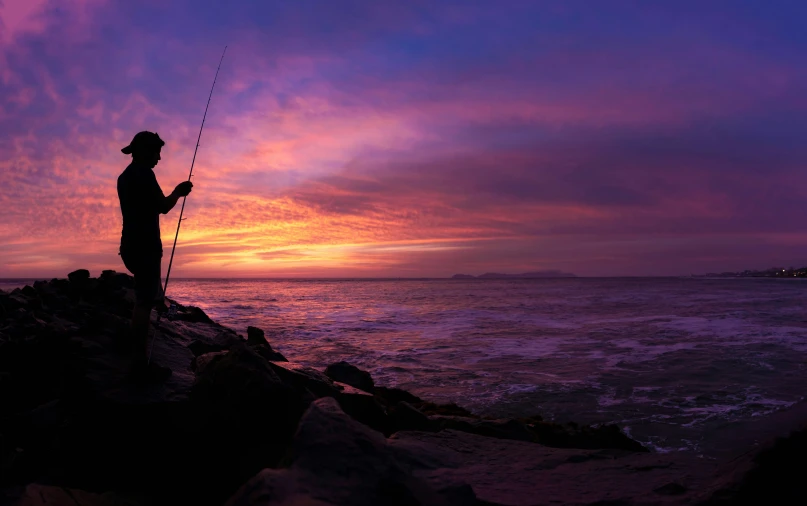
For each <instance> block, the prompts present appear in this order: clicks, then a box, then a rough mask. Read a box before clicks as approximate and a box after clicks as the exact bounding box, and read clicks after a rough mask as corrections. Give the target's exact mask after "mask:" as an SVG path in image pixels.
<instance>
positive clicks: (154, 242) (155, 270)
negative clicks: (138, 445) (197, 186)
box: [118, 132, 193, 381]
mask: <svg viewBox="0 0 807 506" xmlns="http://www.w3.org/2000/svg"><path fill="white" fill-rule="evenodd" d="M164 145H165V142H163V140H162V139H160V136H159V135H157V134H156V133H152V132H140V133H138V134H137V135H135V136H134V138H133V139H132V142H131V143H130V144H129V145H128V146H126V147H125V148H123V149H121V152H123V153H124V154H127V155H128V154H131V155H132V163H130V164H129V166H128V167H126V170H124V171H123V173H122V174H121V175H120V176H118V198H119V199H120V208H121V212H122V213H123V232H122V234H121V241H120V256H121V259H122V260H123V264H124V265H125V266H126V268H127V269H128V270H129V272H131V273H132V274H133V275H134V280H135V298H136V301H135V307H134V311H133V313H132V335H133V337H134V341H135V343H134V344H135V346H136V348H135V364H134V369H133V371H132V372H133V374H134V375H135V377H136V378H138V379H146V380H156V381H164V380H165V379H167V378H168V377H169V376H171V369H169V368H167V367H161V366H159V365H157V364H155V363H154V362H153V361H152V362H151V364H149V363H148V344H147V343H148V329H149V324H150V316H151V308H152V307H153V306H154V305H155V304H156V303H158V302H161V301H162V296H161V293H162V282H161V279H160V275H161V272H160V270H161V269H160V267H161V266H160V264H161V262H162V255H163V246H162V241H161V240H160V214H166V213H168V211H170V210H171V209H173V208H174V206H175V205H176V203H177V200H179V198H180V197H184V196H186V195H188V194H189V193H190V192H191V188H192V187H193V184H192V183H191V182H190V181H184V182H182V183H180V184H178V185H177V186H176V188H175V189H174V191H173V192H172V193H171V195H169V196H168V197H166V196H165V194H163V191H162V189H161V188H160V185H159V183H157V178H156V177H155V176H154V171H153V170H152V169H153V168H154V167H156V166H157V163H158V162H159V161H160V159H161V158H160V151H161V149H162V147H163V146H164Z"/></svg>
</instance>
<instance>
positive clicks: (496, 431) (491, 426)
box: [429, 415, 535, 441]
mask: <svg viewBox="0 0 807 506" xmlns="http://www.w3.org/2000/svg"><path fill="white" fill-rule="evenodd" d="M429 420H430V421H432V422H433V423H435V424H436V425H437V426H438V427H439V428H440V429H453V430H460V431H463V432H470V433H473V434H479V435H481V436H487V437H493V438H499V439H512V440H515V441H535V434H534V433H533V432H532V431H530V430H529V428H528V427H527V426H526V425H524V424H522V423H519V422H517V421H515V420H480V419H475V418H469V417H462V416H442V415H433V416H430V417H429Z"/></svg>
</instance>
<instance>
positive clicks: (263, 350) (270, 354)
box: [252, 343, 288, 362]
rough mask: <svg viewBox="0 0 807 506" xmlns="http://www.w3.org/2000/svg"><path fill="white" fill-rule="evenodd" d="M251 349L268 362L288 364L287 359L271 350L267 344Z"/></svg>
mask: <svg viewBox="0 0 807 506" xmlns="http://www.w3.org/2000/svg"><path fill="white" fill-rule="evenodd" d="M252 349H253V350H255V352H256V353H257V354H258V355H260V356H262V357H263V358H265V359H266V360H268V361H269V362H288V359H286V357H284V356H283V354H282V353H280V352H278V351H275V350H273V349H272V347H271V346H269V344H268V343H265V344H259V345H255V346H253V347H252Z"/></svg>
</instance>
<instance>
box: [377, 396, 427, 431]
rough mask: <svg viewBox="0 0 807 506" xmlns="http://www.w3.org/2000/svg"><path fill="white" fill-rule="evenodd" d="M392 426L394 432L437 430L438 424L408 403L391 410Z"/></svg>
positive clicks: (401, 403) (402, 403) (400, 403)
mask: <svg viewBox="0 0 807 506" xmlns="http://www.w3.org/2000/svg"><path fill="white" fill-rule="evenodd" d="M388 412H389V418H390V424H391V427H392V431H393V432H397V431H400V430H424V431H430V430H437V429H436V427H437V424H435V423H433V422H432V420H429V417H427V416H426V415H424V414H423V413H421V412H420V411H418V410H417V408H415V407H414V406H412V405H411V404H409V403H408V402H406V401H401V402H399V403H398V404H396V405H395V406H393V407H391V408H389V410H388Z"/></svg>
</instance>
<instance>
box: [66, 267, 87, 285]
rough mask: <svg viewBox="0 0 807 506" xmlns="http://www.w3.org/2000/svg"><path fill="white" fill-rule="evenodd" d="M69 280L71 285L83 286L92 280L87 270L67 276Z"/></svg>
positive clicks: (80, 270) (77, 271) (79, 270)
mask: <svg viewBox="0 0 807 506" xmlns="http://www.w3.org/2000/svg"><path fill="white" fill-rule="evenodd" d="M67 279H69V280H70V282H71V283H74V284H77V285H82V284H84V283H86V282H87V281H89V280H90V271H88V270H87V269H78V270H75V271H73V272H71V273H70V274H68V275H67Z"/></svg>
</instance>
